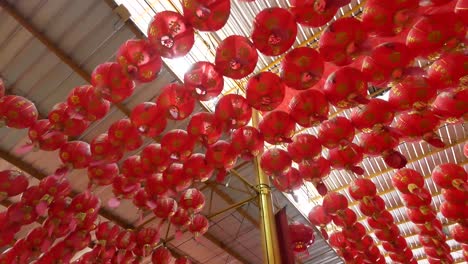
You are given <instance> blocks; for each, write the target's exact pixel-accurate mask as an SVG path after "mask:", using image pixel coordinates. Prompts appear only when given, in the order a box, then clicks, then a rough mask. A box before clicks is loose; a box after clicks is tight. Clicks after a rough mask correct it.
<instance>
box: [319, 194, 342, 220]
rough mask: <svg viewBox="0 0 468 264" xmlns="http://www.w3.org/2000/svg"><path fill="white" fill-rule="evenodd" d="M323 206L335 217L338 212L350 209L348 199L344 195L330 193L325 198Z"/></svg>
mask: <svg viewBox="0 0 468 264" xmlns="http://www.w3.org/2000/svg"><path fill="white" fill-rule="evenodd" d="M322 206H323V208H324V209H325V211H327V213H329V214H331V215H335V214H336V213H337V212H338V211H340V210H344V209H346V208H348V199H346V196H344V195H343V194H340V193H336V192H329V193H328V194H327V195H325V197H324V198H323V204H322Z"/></svg>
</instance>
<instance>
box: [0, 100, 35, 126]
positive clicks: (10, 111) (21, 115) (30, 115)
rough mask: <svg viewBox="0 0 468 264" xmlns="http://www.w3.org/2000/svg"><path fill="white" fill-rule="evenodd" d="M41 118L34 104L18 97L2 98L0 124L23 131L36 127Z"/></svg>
mask: <svg viewBox="0 0 468 264" xmlns="http://www.w3.org/2000/svg"><path fill="white" fill-rule="evenodd" d="M38 116H39V114H38V112H37V109H36V106H35V105H34V103H33V102H31V101H29V100H28V99H26V98H24V97H21V96H18V95H6V96H3V97H0V122H1V123H2V125H6V126H8V127H11V128H16V129H23V128H28V127H31V126H32V125H34V123H35V122H36V121H37V117H38Z"/></svg>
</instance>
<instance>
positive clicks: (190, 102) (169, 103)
mask: <svg viewBox="0 0 468 264" xmlns="http://www.w3.org/2000/svg"><path fill="white" fill-rule="evenodd" d="M156 103H157V104H158V107H159V108H160V109H161V110H162V111H163V112H164V113H165V115H166V117H167V118H169V119H172V120H183V119H185V118H187V117H188V116H189V115H190V114H191V113H192V112H193V109H194V108H195V98H194V97H193V96H192V92H191V91H190V90H189V89H187V88H186V87H185V85H184V84H177V83H171V84H169V85H167V86H165V87H164V88H163V90H162V92H161V94H160V95H159V97H158V99H157V101H156Z"/></svg>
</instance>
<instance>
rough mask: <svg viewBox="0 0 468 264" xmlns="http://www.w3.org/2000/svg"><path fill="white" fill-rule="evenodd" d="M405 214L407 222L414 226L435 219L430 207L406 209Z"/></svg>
mask: <svg viewBox="0 0 468 264" xmlns="http://www.w3.org/2000/svg"><path fill="white" fill-rule="evenodd" d="M441 208H442V206H441ZM441 212H442V209H441ZM406 213H407V214H408V218H409V220H410V221H411V222H413V223H415V224H424V223H425V222H430V221H432V220H434V219H435V218H436V213H435V212H434V210H432V208H431V207H430V206H422V207H419V208H417V209H406Z"/></svg>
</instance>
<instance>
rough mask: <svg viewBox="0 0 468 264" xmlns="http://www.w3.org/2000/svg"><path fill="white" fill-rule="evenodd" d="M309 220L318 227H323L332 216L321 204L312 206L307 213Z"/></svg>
mask: <svg viewBox="0 0 468 264" xmlns="http://www.w3.org/2000/svg"><path fill="white" fill-rule="evenodd" d="M308 218H309V221H310V222H311V223H312V224H313V225H315V226H320V227H322V228H323V227H325V226H326V225H328V224H329V223H330V222H331V220H332V218H331V216H330V215H329V214H328V213H327V212H326V211H325V208H323V206H321V205H316V206H314V207H313V208H312V209H311V210H310V212H309V214H308Z"/></svg>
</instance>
